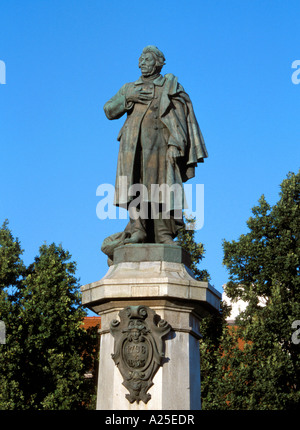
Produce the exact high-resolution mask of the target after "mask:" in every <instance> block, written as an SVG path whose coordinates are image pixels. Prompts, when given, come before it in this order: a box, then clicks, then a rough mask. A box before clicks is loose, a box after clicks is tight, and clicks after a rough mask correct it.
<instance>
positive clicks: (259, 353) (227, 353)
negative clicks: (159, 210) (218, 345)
mask: <svg viewBox="0 0 300 430" xmlns="http://www.w3.org/2000/svg"><path fill="white" fill-rule="evenodd" d="M252 213H253V216H252V217H250V219H249V220H248V222H247V225H248V228H249V232H248V233H246V234H243V235H241V236H240V238H239V240H237V241H231V242H229V241H224V243H223V247H224V264H225V265H226V266H227V268H228V270H229V278H230V281H229V282H228V284H227V287H226V294H227V296H228V297H230V298H231V299H232V300H238V299H242V300H244V301H245V302H247V303H248V306H247V308H246V310H245V311H244V312H242V313H241V314H240V316H239V318H238V320H237V325H238V328H237V332H236V333H235V336H233V338H234V339H232V342H235V345H236V342H237V339H238V338H240V339H243V341H244V342H245V345H244V350H243V351H241V350H239V349H235V352H234V351H233V350H232V349H230V347H229V345H226V344H224V345H222V346H223V353H222V357H221V359H220V365H219V368H218V371H219V373H218V374H216V377H219V378H220V376H221V373H222V367H223V370H224V374H223V377H222V378H221V379H220V382H219V384H218V388H219V389H218V390H216V396H217V400H216V403H218V405H219V406H220V405H222V407H225V406H227V407H229V408H231V409H294V408H296V407H298V405H299V400H300V386H299V382H300V380H299V377H300V361H299V348H300V344H298V343H295V342H294V341H293V339H292V334H293V331H294V330H295V329H293V328H292V324H293V322H294V321H297V320H299V317H300V278H299V267H300V266H299V263H300V241H299V230H300V172H298V174H294V173H290V174H289V175H288V176H287V179H285V180H284V181H283V182H282V184H281V191H280V199H279V201H278V202H277V204H275V205H274V206H273V207H271V206H270V205H269V204H268V203H267V202H266V199H265V197H264V196H262V197H261V198H260V199H259V202H258V205H257V206H255V207H254V208H253V209H252Z"/></svg>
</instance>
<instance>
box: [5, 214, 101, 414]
mask: <svg viewBox="0 0 300 430" xmlns="http://www.w3.org/2000/svg"><path fill="white" fill-rule="evenodd" d="M21 254H22V251H21V248H20V244H19V241H18V240H15V239H14V238H13V236H12V234H11V232H10V230H9V229H8V223H7V222H5V223H4V225H3V226H2V229H1V230H0V276H1V292H0V294H1V296H0V312H1V314H0V319H1V320H2V321H4V323H5V325H6V332H7V333H6V343H5V344H4V345H0V349H1V354H0V368H1V374H0V409H78V408H86V407H89V405H92V402H93V396H94V394H95V393H94V391H95V384H94V381H91V380H89V383H88V382H87V381H86V380H85V378H84V374H85V373H86V372H88V371H89V370H90V368H91V367H92V366H93V361H94V360H95V359H96V343H97V333H96V331H95V330H90V331H89V332H87V331H86V330H84V328H83V325H82V321H83V317H84V316H85V315H86V312H85V310H84V308H83V307H82V305H81V301H80V293H79V284H78V280H77V279H76V277H75V272H76V265H75V263H74V262H72V261H70V259H71V256H70V254H69V253H68V252H67V251H65V250H64V249H63V248H62V247H61V246H56V245H55V244H51V245H49V246H48V245H43V246H41V247H40V250H39V255H38V256H37V257H36V258H35V261H34V263H32V264H31V265H30V266H29V267H27V268H26V267H25V265H24V263H23V261H22V260H21Z"/></svg>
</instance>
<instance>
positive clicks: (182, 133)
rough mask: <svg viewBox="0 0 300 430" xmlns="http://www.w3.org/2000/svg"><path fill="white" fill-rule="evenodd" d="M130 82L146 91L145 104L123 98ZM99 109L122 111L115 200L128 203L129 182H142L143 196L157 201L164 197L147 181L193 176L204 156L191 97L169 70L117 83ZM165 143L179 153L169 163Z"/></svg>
mask: <svg viewBox="0 0 300 430" xmlns="http://www.w3.org/2000/svg"><path fill="white" fill-rule="evenodd" d="M132 86H134V87H139V86H142V88H143V89H145V90H147V91H150V92H151V93H152V99H151V100H150V101H149V102H147V104H141V103H133V102H127V101H126V94H127V92H128V90H129V89H130V87H132ZM104 111H105V114H106V116H107V118H108V119H118V118H120V117H122V116H123V115H124V114H125V113H127V118H126V121H125V123H124V125H123V127H122V128H121V130H120V132H119V135H118V138H117V140H118V141H120V148H119V155H118V164H117V174H116V184H115V199H114V204H115V205H116V206H123V207H128V204H129V203H130V201H131V200H133V199H134V196H132V192H131V190H130V187H131V186H132V185H133V184H136V183H140V184H143V185H145V187H146V188H147V191H148V193H147V197H148V201H149V202H150V201H153V199H155V198H158V199H159V201H157V202H158V203H164V200H163V199H164V196H163V195H161V193H160V195H159V196H157V197H155V198H154V197H153V196H152V193H151V185H153V184H158V185H159V186H160V185H162V184H167V185H169V186H172V185H174V184H179V186H180V187H181V188H182V183H183V182H185V181H187V180H188V179H191V178H192V177H194V176H195V167H196V166H197V163H201V162H203V161H204V158H206V157H207V156H208V153H207V150H206V146H205V143H204V139H203V136H202V133H201V130H200V128H199V125H198V122H197V119H196V117H195V113H194V110H193V106H192V103H191V100H190V98H189V96H188V94H187V93H186V92H185V91H184V89H183V87H182V86H181V85H180V84H179V83H178V79H177V77H175V76H174V75H173V74H166V75H165V76H162V75H159V76H158V77H156V78H155V79H154V80H153V81H146V82H145V81H144V80H143V79H142V77H140V78H139V79H138V80H137V81H135V82H131V83H127V84H125V85H123V86H122V88H121V89H120V90H119V91H118V92H117V94H116V95H115V96H114V97H112V98H111V99H110V100H109V101H108V102H107V103H106V104H105V105H104ZM170 145H172V146H175V147H177V148H178V150H179V153H180V157H179V158H177V161H176V163H175V165H171V162H170V161H169V159H168V157H167V149H168V147H169V146H170ZM151 196H152V197H151ZM171 204H172V205H173V207H171V208H170V209H171V210H172V209H178V207H177V206H176V204H175V205H174V199H173V200H172V203H171ZM175 206H176V207H175ZM182 209H183V206H182Z"/></svg>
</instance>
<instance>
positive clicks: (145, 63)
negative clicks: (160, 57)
mask: <svg viewBox="0 0 300 430" xmlns="http://www.w3.org/2000/svg"><path fill="white" fill-rule="evenodd" d="M139 68H140V69H141V72H142V75H143V76H151V75H153V74H154V73H155V71H156V60H155V58H154V57H153V55H152V54H151V52H146V54H142V55H141V56H140V59H139Z"/></svg>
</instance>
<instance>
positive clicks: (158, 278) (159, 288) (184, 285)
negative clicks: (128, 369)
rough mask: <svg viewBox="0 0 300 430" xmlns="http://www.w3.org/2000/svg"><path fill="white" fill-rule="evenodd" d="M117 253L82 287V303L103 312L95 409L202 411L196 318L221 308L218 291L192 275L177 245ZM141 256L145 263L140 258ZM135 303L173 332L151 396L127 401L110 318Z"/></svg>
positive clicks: (132, 247)
mask: <svg viewBox="0 0 300 430" xmlns="http://www.w3.org/2000/svg"><path fill="white" fill-rule="evenodd" d="M116 253H117V255H116V256H114V261H117V263H116V264H114V265H113V266H111V267H110V269H109V270H108V272H107V274H106V275H105V276H104V278H102V279H101V280H100V281H98V282H94V283H92V284H88V285H85V286H83V287H82V288H81V289H82V300H83V304H85V305H87V306H88V307H89V308H90V309H92V310H93V311H94V312H96V313H98V314H99V315H101V330H100V357H99V358H100V359H99V378H98V392H97V409H99V410H100V409H101V410H199V409H201V403H200V398H201V391H200V353H199V339H200V337H201V334H200V333H199V321H200V319H201V317H203V316H204V315H206V314H207V313H211V312H216V311H218V310H219V304H220V299H221V294H220V293H219V292H218V291H217V290H215V289H214V288H213V287H211V286H210V285H209V284H208V283H207V282H199V281H196V280H195V279H194V278H193V276H192V274H191V272H190V271H189V269H188V267H187V266H186V265H185V264H184V263H186V264H188V259H187V257H186V255H185V253H184V252H183V250H182V249H181V248H180V247H178V246H177V245H151V250H150V249H149V245H146V244H145V245H126V246H125V247H120V248H117V250H116ZM145 255H147V260H148V261H141V258H145ZM141 256H142V257H141ZM115 257H116V258H115ZM158 258H164V259H165V260H167V261H162V260H158ZM151 259H152V261H151ZM128 260H129V261H128ZM134 260H136V261H134ZM174 261H175V262H174ZM139 305H143V306H147V307H148V308H150V309H152V310H153V311H155V313H156V314H157V315H158V317H160V318H161V319H163V320H165V321H166V322H167V323H169V324H170V326H171V331H170V332H169V333H168V335H167V336H166V337H165V339H164V359H163V360H162V365H161V366H160V367H159V369H158V371H157V373H156V374H155V376H154V378H153V385H152V386H151V388H150V389H149V390H148V393H149V394H150V395H151V398H150V400H149V401H148V402H147V403H144V402H143V401H139V403H137V402H133V403H130V402H129V401H128V400H127V398H126V394H128V390H127V389H126V388H125V386H124V385H123V384H122V383H123V377H122V375H121V373H120V371H119V368H118V367H117V366H116V364H115V362H114V360H113V358H112V354H113V353H114V346H115V339H114V337H113V336H112V334H111V322H112V321H114V320H119V319H120V317H119V312H120V311H121V310H122V309H124V308H125V307H127V306H139Z"/></svg>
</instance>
